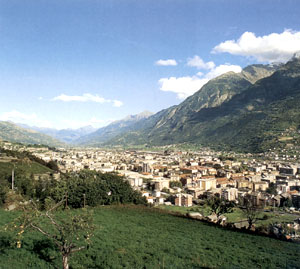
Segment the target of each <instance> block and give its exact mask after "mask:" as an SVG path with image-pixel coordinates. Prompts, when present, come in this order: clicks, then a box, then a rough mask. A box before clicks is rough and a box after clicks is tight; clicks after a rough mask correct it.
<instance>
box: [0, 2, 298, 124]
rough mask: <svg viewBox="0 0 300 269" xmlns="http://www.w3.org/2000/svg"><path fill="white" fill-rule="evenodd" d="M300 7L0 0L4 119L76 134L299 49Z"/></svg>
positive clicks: (1, 110) (294, 4) (0, 104)
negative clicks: (220, 77) (222, 74)
mask: <svg viewBox="0 0 300 269" xmlns="http://www.w3.org/2000/svg"><path fill="white" fill-rule="evenodd" d="M299 14H300V2H299V1H298V0H265V1H262V0H259V1H258V0H251V1H250V0H248V1H247V0H246V1H245V0H226V1H225V0H198V1H196V0H172V1H171V0H159V1H153V0H152V1H150V0H136V1H133V0H132V1H131V0H119V1H114V0H106V1H103V0H26V1H24V0H0V93H1V98H0V120H12V121H15V122H22V123H26V124H30V125H36V126H48V127H55V128H76V127H80V126H84V125H88V124H92V125H94V126H96V127H100V126H103V125H105V124H108V123H109V122H111V121H112V120H117V119H121V118H123V117H125V116H126V115H129V114H136V113H139V112H142V111H143V110H149V111H152V112H158V111H159V110H161V109H164V108H167V107H169V106H171V105H175V104H178V103H180V102H182V101H183V100H184V98H186V97H187V96H189V95H191V94H193V93H194V92H195V91H196V90H199V89H200V88H201V86H202V85H203V84H204V83H205V82H207V81H208V80H209V79H211V78H213V77H215V76H217V75H219V74H221V73H223V72H226V71H230V70H232V71H235V72H239V71H240V70H241V68H243V67H245V66H247V65H249V64H252V63H268V62H273V61H281V62H285V61H287V59H288V58H290V57H291V56H292V55H293V53H294V52H295V51H298V50H300V16H299Z"/></svg>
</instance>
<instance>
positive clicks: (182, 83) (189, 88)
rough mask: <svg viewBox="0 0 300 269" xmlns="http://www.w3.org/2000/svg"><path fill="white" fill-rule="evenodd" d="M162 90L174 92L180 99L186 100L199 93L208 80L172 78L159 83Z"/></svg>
mask: <svg viewBox="0 0 300 269" xmlns="http://www.w3.org/2000/svg"><path fill="white" fill-rule="evenodd" d="M158 82H159V84H160V90H162V91H165V92H174V93H176V94H177V97H178V98H179V99H185V98H186V97H188V96H190V95H192V94H193V93H195V92H196V91H198V90H199V89H200V88H201V87H202V86H203V85H204V84H206V83H207V82H208V79H205V78H199V77H198V76H192V77H189V76H186V77H179V78H176V77H170V78H161V79H160V80H159V81H158Z"/></svg>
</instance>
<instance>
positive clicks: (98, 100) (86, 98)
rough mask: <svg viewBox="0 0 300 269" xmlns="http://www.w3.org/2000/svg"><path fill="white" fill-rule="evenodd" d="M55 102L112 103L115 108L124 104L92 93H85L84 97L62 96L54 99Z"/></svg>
mask: <svg viewBox="0 0 300 269" xmlns="http://www.w3.org/2000/svg"><path fill="white" fill-rule="evenodd" d="M52 100H53V101H63V102H96V103H100V104H103V103H112V104H113V106H115V107H120V106H122V105H123V103H122V102H121V101H119V100H110V99H105V98H103V97H101V96H99V95H93V94H90V93H84V94H83V95H66V94H61V95H59V96H56V97H54V98H53V99H52Z"/></svg>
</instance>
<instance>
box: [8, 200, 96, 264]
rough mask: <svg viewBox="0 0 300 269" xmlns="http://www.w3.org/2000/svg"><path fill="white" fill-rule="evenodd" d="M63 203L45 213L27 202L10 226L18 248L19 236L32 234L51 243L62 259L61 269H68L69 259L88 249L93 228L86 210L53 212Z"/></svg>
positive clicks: (91, 219) (20, 245)
mask: <svg viewBox="0 0 300 269" xmlns="http://www.w3.org/2000/svg"><path fill="white" fill-rule="evenodd" d="M65 202H66V200H65V199H64V200H62V201H60V202H59V203H57V204H55V205H53V206H52V207H51V208H50V209H48V210H46V211H41V210H39V209H38V206H37V205H36V204H35V203H34V202H31V203H29V204H28V205H27V206H25V207H24V208H23V214H22V216H21V217H20V218H18V219H17V220H16V221H15V223H14V224H13V226H14V227H16V229H18V239H17V247H18V248H21V247H22V235H23V233H24V232H25V231H27V230H35V231H37V232H39V233H41V234H42V235H44V236H45V237H47V238H48V239H50V240H51V241H52V242H54V244H55V245H56V246H57V249H58V251H59V252H60V254H61V256H62V266H63V269H68V268H69V258H70V256H71V255H72V254H74V253H75V252H78V251H81V250H84V249H86V248H88V247H89V244H90V239H91V236H92V235H93V229H94V226H93V218H92V214H91V211H87V210H86V209H83V210H82V211H80V212H78V211H74V210H73V211H71V210H65V211H63V212H56V211H57V209H58V208H60V207H61V206H62V204H64V203H65Z"/></svg>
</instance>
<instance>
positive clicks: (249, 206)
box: [240, 195, 262, 230]
mask: <svg viewBox="0 0 300 269" xmlns="http://www.w3.org/2000/svg"><path fill="white" fill-rule="evenodd" d="M240 203H241V204H242V205H241V206H240V209H241V210H242V211H243V214H244V216H245V217H246V218H247V221H248V230H250V229H251V228H252V227H253V225H254V223H255V222H256V221H257V220H258V216H259V214H260V212H261V209H262V207H260V206H258V205H257V203H255V201H254V199H253V198H252V197H251V196H250V195H245V197H243V199H242V200H240Z"/></svg>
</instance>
